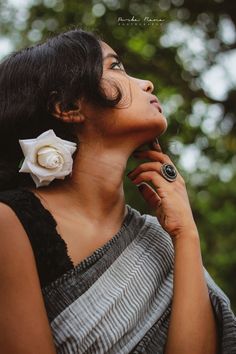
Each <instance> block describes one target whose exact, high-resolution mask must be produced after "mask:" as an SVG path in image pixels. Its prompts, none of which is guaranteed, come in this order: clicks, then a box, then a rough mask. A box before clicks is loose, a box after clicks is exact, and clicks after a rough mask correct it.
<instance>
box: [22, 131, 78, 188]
mask: <svg viewBox="0 0 236 354" xmlns="http://www.w3.org/2000/svg"><path fill="white" fill-rule="evenodd" d="M19 143H20V146H21V149H22V151H23V154H24V156H25V159H24V162H23V164H22V166H21V169H20V170H19V172H26V173H30V174H31V177H32V178H33V180H34V182H35V184H36V187H37V188H38V187H41V186H47V185H49V183H50V182H51V181H53V180H54V179H55V178H59V179H64V178H65V176H67V175H68V174H69V173H71V171H72V166H73V159H72V155H73V153H74V152H75V150H76V149H77V144H76V143H73V142H71V141H68V140H63V139H61V138H59V137H57V136H56V134H55V133H54V131H53V130H52V129H50V130H47V131H46V132H44V133H42V134H41V135H39V136H38V137H37V138H36V139H25V140H19Z"/></svg>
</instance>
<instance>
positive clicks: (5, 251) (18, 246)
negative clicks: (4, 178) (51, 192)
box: [0, 193, 55, 354]
mask: <svg viewBox="0 0 236 354" xmlns="http://www.w3.org/2000/svg"><path fill="white" fill-rule="evenodd" d="M4 194H5V195H6V194H7V193H4ZM1 195H3V193H1ZM0 243H1V247H0V313H1V318H0V342H1V348H2V349H3V348H4V352H12V353H13V352H14V353H19V354H20V353H22V351H21V349H20V348H28V349H26V350H25V351H24V353H31V352H32V351H33V352H37V351H38V350H42V352H44V353H50V354H51V353H55V351H54V347H53V341H52V337H51V332H50V327H49V323H48V319H47V314H46V309H45V305H44V301H43V297H42V294H41V289H40V282H39V277H38V272H37V267H36V262H35V258H34V254H33V250H32V247H31V244H30V242H29V239H28V237H27V234H26V232H25V230H24V227H23V226H22V224H21V222H20V220H19V219H18V217H17V215H16V214H15V212H14V211H13V209H12V208H11V207H10V206H8V205H7V204H5V203H2V202H1V201H0ZM19 323H20V324H21V325H20V326H19ZM12 333H14V341H12ZM1 334H2V335H1ZM3 334H4V335H3Z"/></svg>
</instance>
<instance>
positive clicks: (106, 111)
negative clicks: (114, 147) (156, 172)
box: [81, 41, 167, 147]
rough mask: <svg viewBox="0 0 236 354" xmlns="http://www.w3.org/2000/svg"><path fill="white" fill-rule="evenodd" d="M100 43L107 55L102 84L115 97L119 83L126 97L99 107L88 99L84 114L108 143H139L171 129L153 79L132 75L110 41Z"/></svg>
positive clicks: (107, 92) (135, 144)
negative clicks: (114, 105) (168, 127)
mask: <svg viewBox="0 0 236 354" xmlns="http://www.w3.org/2000/svg"><path fill="white" fill-rule="evenodd" d="M100 44H101V48H102V55H103V75H102V80H101V87H102V88H103V90H104V92H105V94H106V95H107V96H108V97H109V98H114V97H115V94H116V92H117V91H116V86H115V85H118V86H119V88H120V89H121V91H122V99H121V101H120V102H119V103H118V106H117V107H114V108H113V107H106V108H99V107H97V106H96V105H93V104H89V103H88V102H87V103H86V104H84V105H82V106H81V107H82V112H83V114H84V115H85V117H86V118H87V119H88V121H90V120H91V124H92V125H93V129H95V130H96V131H97V132H101V134H102V136H103V138H104V137H109V139H108V141H107V142H108V143H109V142H112V143H114V142H115V141H117V142H120V143H121V144H125V142H126V141H130V142H133V146H134V147H135V146H136V147H137V146H141V145H143V144H146V143H150V142H152V141H153V140H154V139H155V137H158V136H160V135H161V134H163V133H164V132H165V130H166V129H167V121H166V118H165V116H164V115H163V113H162V109H161V106H160V103H159V101H158V99H157V97H156V96H154V94H153V90H154V86H153V84H152V82H151V81H148V80H142V79H139V78H135V77H132V76H130V75H128V73H127V72H126V71H125V68H124V66H123V64H122V63H121V61H120V60H119V57H118V55H117V53H116V52H115V51H114V50H113V49H112V48H111V47H110V46H109V45H108V44H107V43H105V42H103V41H100ZM113 83H114V84H115V85H113ZM131 146H132V143H131Z"/></svg>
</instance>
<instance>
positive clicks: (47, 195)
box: [34, 42, 218, 354]
mask: <svg viewBox="0 0 236 354" xmlns="http://www.w3.org/2000/svg"><path fill="white" fill-rule="evenodd" d="M101 47H102V51H103V57H104V68H103V69H104V73H103V80H102V85H103V87H104V89H105V91H106V93H107V94H109V95H112V93H114V92H113V89H112V87H111V85H110V84H109V82H108V81H107V80H106V79H115V80H116V81H118V82H119V84H120V85H121V87H122V90H123V92H124V93H125V99H124V101H123V102H121V106H122V108H121V109H114V108H106V109H101V108H98V107H95V106H93V105H92V104H90V103H89V102H86V101H85V100H83V99H81V100H80V101H78V106H79V110H75V111H68V112H62V111H60V105H59V103H58V104H57V105H56V106H55V117H56V118H57V119H62V120H63V121H64V122H66V123H68V124H70V123H76V129H77V134H78V137H79V141H80V147H79V149H78V151H77V155H76V158H75V161H74V164H73V174H72V176H71V177H70V178H68V179H67V180H66V181H61V180H58V183H57V184H56V185H55V186H53V187H52V186H47V187H42V188H40V190H39V191H38V190H36V189H35V190H34V192H35V193H36V194H38V195H39V196H40V198H42V200H43V201H44V202H45V203H46V205H47V206H49V208H50V211H51V212H52V214H53V215H54V217H55V219H56V220H57V223H58V224H59V226H60V227H61V230H62V232H61V234H62V235H64V238H65V239H66V242H67V244H68V249H69V250H70V249H71V250H72V249H75V250H77V251H76V252H78V247H75V246H76V242H77V245H78V244H80V248H81V244H84V245H85V246H84V253H83V254H80V255H79V257H78V255H76V254H74V260H75V263H76V262H78V261H79V260H81V258H83V257H85V256H87V255H88V254H90V253H91V251H94V250H95V249H96V248H97V247H98V246H100V245H101V244H103V243H104V242H106V241H107V240H108V239H109V238H111V237H112V236H113V235H114V234H115V233H116V232H117V231H118V230H119V229H120V227H121V224H122V222H123V219H124V217H125V213H126V210H125V196H124V189H123V179H124V172H125V169H126V165H127V160H128V158H129V157H130V156H131V155H132V153H133V152H134V151H135V150H136V149H137V148H138V147H139V146H141V145H143V144H147V143H148V144H151V143H152V141H153V140H154V138H155V137H158V136H160V135H161V134H163V133H164V132H165V130H166V128H167V121H166V118H165V117H164V115H163V114H162V113H160V112H159V110H158V109H157V108H156V107H155V105H153V104H151V103H150V100H151V99H152V98H153V95H152V92H153V90H154V87H153V84H152V83H151V82H150V81H147V80H141V79H137V78H134V77H131V76H129V75H128V74H127V73H126V72H125V71H124V70H123V68H122V67H119V66H118V65H116V66H115V67H113V64H114V63H115V62H116V59H114V58H112V57H108V58H106V56H107V55H108V54H116V53H115V52H114V51H113V49H112V48H111V47H110V46H109V45H107V44H106V43H104V42H101ZM131 98H132V99H131ZM139 158H140V159H147V160H148V161H146V162H142V163H140V164H139V165H138V166H137V167H136V168H135V169H134V170H133V171H132V172H131V173H130V174H129V178H130V180H131V183H134V184H135V185H138V184H140V183H143V182H144V183H145V184H144V185H143V189H142V190H140V193H142V196H143V197H144V199H145V200H146V201H147V203H148V205H149V206H150V207H151V208H152V209H153V210H154V211H155V213H156V216H157V218H158V220H159V222H160V224H161V225H162V227H163V228H164V229H165V230H166V231H167V232H168V233H169V235H170V237H171V239H172V241H173V246H174V249H175V260H174V294H173V303H172V312H171V318H170V325H169V332H168V338H167V342H166V348H165V354H169V353H171V354H178V353H181V354H185V353H186V354H189V353H194V354H203V353H204V354H215V353H216V350H217V336H218V335H217V327H216V321H215V318H214V313H213V309H212V306H211V302H210V299H209V295H208V289H207V285H206V282H205V278H204V273H203V264H202V258H201V250H200V242H199V234H198V230H197V226H196V224H195V221H194V218H193V215H192V210H191V206H190V203H189V199H188V194H187V190H186V186H185V182H184V180H183V178H182V176H181V175H180V174H178V176H177V179H176V180H175V181H174V182H169V181H166V180H165V179H164V178H163V177H162V175H161V173H160V168H161V165H162V164H163V163H171V164H173V163H172V161H171V160H170V158H169V157H168V155H166V154H164V153H163V152H162V151H161V148H160V146H159V145H153V147H152V148H151V149H150V150H148V151H145V152H142V153H141V154H139V155H138V156H137V159H139ZM137 161H138V160H137ZM146 182H151V183H152V185H153V187H151V186H149V185H148V184H146ZM107 215H109V218H107ZM78 220H80V225H84V226H85V227H84V228H82V229H83V230H87V228H89V233H87V234H85V236H84V238H83V236H82V235H80V236H79V243H78V240H77V239H76V238H78V233H77V232H76V236H74V238H73V237H72V236H71V235H72V234H75V232H74V231H75V230H76V228H77V223H78ZM91 220H93V222H92V223H91ZM66 222H67V227H65V224H66ZM69 225H74V229H72V228H69ZM63 227H64V229H63ZM63 231H64V232H63ZM83 233H84V232H83ZM69 235H70V236H69ZM97 235H102V236H99V238H98V237H97ZM104 235H105V236H104ZM88 239H89V240H90V243H88ZM98 239H99V241H98ZM98 242H100V244H99V243H98ZM71 252H72V251H71ZM71 254H72V253H71ZM183 299H184V301H183Z"/></svg>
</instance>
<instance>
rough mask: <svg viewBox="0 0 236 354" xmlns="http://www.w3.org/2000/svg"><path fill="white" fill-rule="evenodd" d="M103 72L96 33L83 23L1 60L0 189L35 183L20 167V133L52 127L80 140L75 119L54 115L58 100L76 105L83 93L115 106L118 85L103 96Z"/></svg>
mask: <svg viewBox="0 0 236 354" xmlns="http://www.w3.org/2000/svg"><path fill="white" fill-rule="evenodd" d="M102 74H103V58H102V49H101V45H100V38H99V37H98V35H95V34H94V33H91V32H87V31H84V30H82V29H73V30H70V31H67V32H63V33H60V34H58V35H55V36H53V37H51V38H49V39H47V40H46V41H45V42H44V43H40V44H37V45H34V46H31V47H28V48H24V49H22V50H20V51H16V52H13V53H11V54H10V55H8V56H7V57H6V58H5V59H4V60H3V61H2V62H1V64H0V102H1V104H0V190H6V189H11V188H17V187H21V186H23V187H32V186H34V182H33V180H32V178H31V176H30V175H29V174H26V173H19V163H20V161H21V160H22V158H24V156H23V153H22V150H21V147H20V145H19V141H18V140H19V139H32V138H36V137H37V136H38V135H40V134H41V133H42V132H44V131H46V130H48V129H53V130H54V132H55V134H56V135H57V136H59V137H60V138H62V139H66V140H70V141H73V142H76V143H77V144H78V145H79V142H78V139H77V136H76V135H75V126H74V124H75V123H64V122H63V121H60V120H59V119H57V118H56V117H54V115H53V110H54V105H55V103H56V102H60V106H61V109H62V110H65V111H66V110H70V109H76V108H77V107H76V101H77V100H78V99H80V98H82V97H83V98H85V99H86V100H88V101H89V102H91V103H94V104H96V105H99V106H101V107H116V106H117V104H118V103H119V102H120V100H121V98H122V93H121V90H120V88H119V87H118V86H117V85H116V95H115V97H113V98H108V97H106V95H105V93H104V91H103V90H102V88H101V85H100V83H101V78H102ZM73 157H74V156H73ZM54 181H55V180H54ZM54 181H53V182H51V184H53V183H54Z"/></svg>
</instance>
